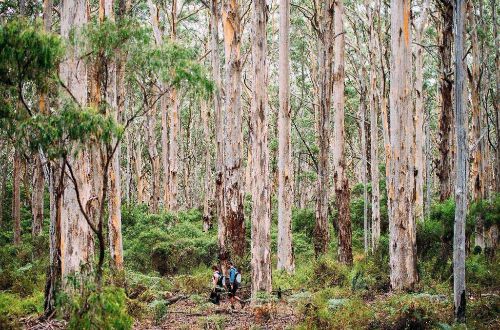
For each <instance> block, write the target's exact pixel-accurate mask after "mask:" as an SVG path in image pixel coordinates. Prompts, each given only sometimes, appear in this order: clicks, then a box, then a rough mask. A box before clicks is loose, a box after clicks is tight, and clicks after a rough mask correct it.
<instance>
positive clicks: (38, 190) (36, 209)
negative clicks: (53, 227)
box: [31, 153, 45, 237]
mask: <svg viewBox="0 0 500 330" xmlns="http://www.w3.org/2000/svg"><path fill="white" fill-rule="evenodd" d="M32 187H33V190H32V193H31V212H32V213H33V222H32V225H31V235H32V236H33V237H35V236H38V235H40V234H41V233H42V229H43V192H44V187H45V180H44V177H43V169H42V161H41V159H40V155H39V154H38V153H36V154H35V157H34V164H33V184H32Z"/></svg>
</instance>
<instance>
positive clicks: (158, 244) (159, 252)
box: [123, 208, 217, 275]
mask: <svg viewBox="0 0 500 330" xmlns="http://www.w3.org/2000/svg"><path fill="white" fill-rule="evenodd" d="M202 221H203V219H202V214H201V213H200V211H199V210H197V209H193V210H191V211H188V212H180V213H179V214H178V215H177V216H174V215H173V214H171V213H168V212H163V213H160V214H158V215H152V214H147V212H145V210H144V209H142V208H138V209H131V210H126V211H125V212H124V224H123V228H124V236H125V239H124V253H125V260H126V261H127V263H128V265H129V266H130V267H132V268H133V269H136V270H139V271H142V272H151V271H153V270H154V271H158V272H159V273H160V274H161V275H166V274H170V275H171V274H177V273H186V272H189V271H190V270H192V269H193V268H196V267H197V266H198V265H205V266H207V267H208V266H210V265H211V264H212V263H213V261H214V260H215V259H216V257H217V240H216V236H215V231H212V232H210V233H209V234H208V235H207V233H204V232H203V230H202V228H203V227H202V226H203V225H202Z"/></svg>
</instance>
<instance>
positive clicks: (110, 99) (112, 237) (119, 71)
mask: <svg viewBox="0 0 500 330" xmlns="http://www.w3.org/2000/svg"><path fill="white" fill-rule="evenodd" d="M103 9H104V17H105V18H106V19H108V20H110V21H114V14H113V0H104V6H103ZM120 55H121V54H120ZM124 61H125V58H124V57H123V56H121V57H120V56H119V60H118V63H115V62H111V63H107V72H106V78H107V81H106V91H105V93H106V103H107V106H108V108H107V109H108V113H109V114H110V115H111V117H112V118H113V119H114V120H115V121H116V122H119V121H120V116H121V112H122V111H123V109H124V107H123V98H124V96H125V91H124V79H125V76H124V74H125V71H124V68H123V66H124V63H123V62H124ZM116 143H117V140H116V139H113V140H112V146H113V147H114V145H115V144H116ZM120 155H121V148H120V145H118V146H117V148H116V151H115V152H114V154H113V156H112V157H113V158H112V160H111V164H110V166H109V169H108V171H109V172H108V173H109V188H108V189H109V217H108V232H109V251H110V255H111V266H112V268H113V269H114V270H115V271H117V272H121V271H122V270H123V243H122V213H121V208H122V199H121V197H122V196H121V195H122V191H121V190H122V189H121V170H120Z"/></svg>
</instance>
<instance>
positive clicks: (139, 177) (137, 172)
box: [134, 134, 146, 204]
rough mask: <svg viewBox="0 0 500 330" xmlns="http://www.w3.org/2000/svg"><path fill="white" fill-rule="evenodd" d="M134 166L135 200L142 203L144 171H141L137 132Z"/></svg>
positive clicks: (140, 145) (140, 154) (144, 197)
mask: <svg viewBox="0 0 500 330" xmlns="http://www.w3.org/2000/svg"><path fill="white" fill-rule="evenodd" d="M134 151H135V152H134V167H135V176H136V185H137V202H138V203H139V204H143V203H144V202H145V201H146V196H145V194H144V189H145V184H144V173H143V171H142V169H143V167H142V166H143V165H142V138H141V135H140V134H139V137H138V140H137V144H136V146H135V150H134Z"/></svg>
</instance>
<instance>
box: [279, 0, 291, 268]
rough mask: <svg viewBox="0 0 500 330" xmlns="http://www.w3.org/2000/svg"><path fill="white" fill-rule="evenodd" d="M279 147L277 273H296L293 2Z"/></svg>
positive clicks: (285, 1) (284, 41) (285, 9)
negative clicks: (293, 163)
mask: <svg viewBox="0 0 500 330" xmlns="http://www.w3.org/2000/svg"><path fill="white" fill-rule="evenodd" d="M279 10H280V27H279V33H280V37H279V106H280V109H279V117H278V131H279V146H278V267H277V268H278V270H281V269H283V270H286V271H287V272H288V273H293V272H294V270H295V262H294V260H293V250H292V202H293V200H292V199H293V168H292V150H291V141H290V135H291V129H292V126H291V111H292V108H291V106H290V0H281V1H280V3H279Z"/></svg>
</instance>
